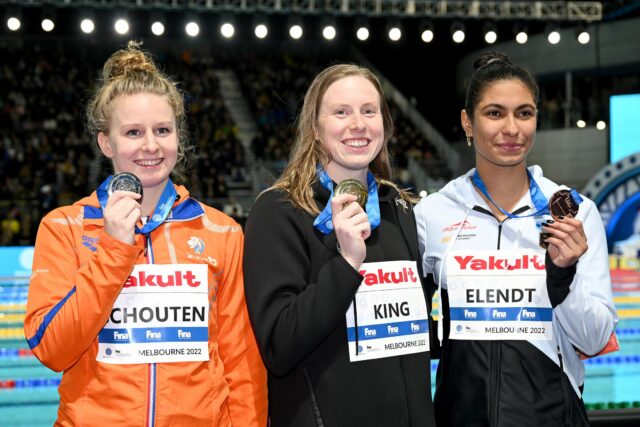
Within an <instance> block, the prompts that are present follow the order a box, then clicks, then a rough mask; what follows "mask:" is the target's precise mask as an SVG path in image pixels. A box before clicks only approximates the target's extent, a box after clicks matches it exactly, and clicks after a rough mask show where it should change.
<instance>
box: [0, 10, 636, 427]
mask: <svg viewBox="0 0 640 427" xmlns="http://www.w3.org/2000/svg"><path fill="white" fill-rule="evenodd" d="M132 39H135V40H140V41H143V42H144V45H143V47H144V49H146V50H148V51H149V52H151V53H152V54H153V55H154V57H155V58H156V60H157V62H158V64H159V65H160V66H161V67H162V69H163V70H164V71H165V72H166V73H168V74H169V75H171V76H173V77H174V79H175V80H176V81H177V82H178V85H179V88H180V89H181V91H182V92H183V93H184V96H185V100H186V105H187V108H188V122H189V129H190V136H191V138H190V140H191V142H192V144H193V145H194V148H195V150H194V154H195V155H194V158H193V159H192V165H191V167H190V168H189V172H190V176H189V177H188V180H187V182H186V183H185V184H186V185H187V187H188V188H189V190H190V192H191V194H192V196H194V197H195V198H197V199H199V200H200V201H202V202H204V203H207V204H209V205H212V206H215V207H217V208H219V209H220V210H223V211H224V212H226V213H227V214H229V215H231V216H233V217H234V218H236V220H237V221H238V222H239V223H240V224H243V223H244V219H245V218H246V216H247V214H248V212H249V210H250V209H251V205H252V203H253V200H254V199H255V197H256V195H257V194H259V193H260V191H262V190H264V189H265V188H267V187H268V186H269V185H270V184H271V183H272V182H273V180H274V179H275V177H277V176H278V175H279V174H280V172H281V171H282V169H283V168H284V166H285V165H286V163H287V158H288V154H289V149H290V146H291V143H292V140H293V138H294V137H295V128H294V126H293V125H294V120H295V117H296V115H297V113H298V111H299V108H300V106H301V104H302V98H303V96H304V92H305V90H306V88H307V87H308V85H309V84H310V82H311V80H312V79H313V77H314V76H315V75H316V74H317V73H318V72H319V71H320V70H322V69H323V68H324V67H326V66H328V65H330V64H334V63H337V62H351V63H357V64H361V65H364V66H367V67H370V68H371V69H373V70H374V71H375V72H376V74H377V75H378V76H379V77H380V79H381V80H382V82H383V85H384V90H385V94H386V97H387V99H388V100H389V102H390V105H391V110H392V115H393V118H394V121H395V124H396V132H395V134H394V136H393V138H392V140H391V142H390V152H391V155H392V159H393V162H394V167H395V170H396V176H395V179H396V181H397V182H398V183H399V184H400V185H402V186H403V187H406V188H410V189H412V190H413V191H414V192H415V193H416V194H419V195H420V196H424V195H426V194H428V193H431V192H434V191H437V190H438V189H439V188H441V187H442V186H443V185H444V184H445V183H446V182H447V181H448V180H450V179H451V178H453V177H456V176H458V175H460V174H462V173H464V172H466V170H468V169H469V168H470V167H471V166H472V165H473V151H472V149H469V148H467V146H466V142H465V140H464V133H463V132H462V130H461V129H460V123H459V121H460V110H461V109H462V107H463V102H464V91H465V83H466V82H465V79H466V78H467V77H468V76H469V75H470V74H471V72H472V64H473V61H474V59H475V58H477V57H478V56H479V55H480V54H481V53H482V52H484V51H487V50H500V51H503V52H506V53H507V54H509V55H510V56H511V58H512V59H513V61H514V62H515V63H517V64H520V65H524V66H526V67H528V68H529V69H530V70H531V71H533V72H534V73H535V74H536V76H537V78H538V80H539V83H540V86H541V96H540V99H539V104H538V107H539V116H538V131H537V137H536V147H535V148H534V150H533V152H532V153H531V155H530V156H529V160H528V163H529V164H540V165H541V166H543V168H544V170H545V175H547V176H548V177H550V178H551V179H553V180H554V181H557V182H559V183H563V184H566V185H568V186H571V187H574V188H576V189H578V190H579V191H580V192H582V193H583V194H585V195H587V196H588V197H590V198H591V199H593V200H594V201H595V202H596V204H597V205H598V208H599V210H600V213H601V215H602V219H603V221H604V223H605V227H606V231H607V236H608V245H609V252H610V266H611V276H612V280H613V288H614V295H615V302H616V307H617V309H618V313H619V315H620V319H621V321H620V323H619V325H618V329H617V334H618V337H619V339H620V342H621V349H620V351H618V352H616V353H611V354H607V355H604V356H600V357H596V358H592V359H588V360H587V361H586V362H585V364H586V367H587V379H586V384H585V392H584V400H585V402H586V404H587V407H588V409H589V416H590V419H591V421H592V424H593V425H602V426H604V425H612V426H616V425H619V426H622V425H636V426H637V425H640V387H638V386H637V384H638V383H639V382H640V260H639V254H640V216H639V215H638V213H639V212H640V128H639V126H638V124H639V123H640V1H638V0H615V1H602V2H599V1H575V2H572V1H446V0H438V1H423V0H407V1H400V0H98V1H89V0H82V1H74V0H46V1H45V0H42V1H39V0H29V1H23V2H21V1H4V2H2V4H0V226H1V233H0V420H1V421H0V424H2V425H12V426H13V425H28V426H34V425H51V424H52V423H53V421H54V420H55V417H56V409H57V404H58V393H57V386H58V383H59V378H60V374H57V373H54V372H52V371H50V370H48V369H47V368H45V367H43V366H42V365H40V363H39V362H38V361H37V360H36V359H35V358H34V357H33V356H32V354H31V353H30V351H29V350H28V346H27V345H26V341H25V338H24V335H23V329H22V324H23V321H24V313H25V304H26V295H27V289H28V281H29V276H30V273H31V259H32V255H33V244H34V241H35V236H36V231H37V227H38V223H39V220H40V218H41V217H42V216H43V215H44V214H45V213H47V212H48V211H50V210H51V209H53V208H55V207H57V206H60V205H66V204H70V203H73V202H74V201H75V200H77V199H79V198H81V197H83V196H85V195H88V194H89V193H91V192H92V191H93V190H95V188H96V187H97V185H98V184H99V183H100V182H102V180H103V179H104V178H105V177H106V176H107V175H108V174H109V171H110V165H109V164H108V163H106V162H105V161H104V160H103V159H101V157H100V156H98V155H97V152H96V144H95V141H91V140H90V138H89V137H88V135H87V133H86V132H85V130H84V106H85V105H86V102H87V100H88V98H89V96H90V95H91V93H92V90H93V88H94V87H95V85H96V84H97V81H98V79H99V78H100V72H101V66H102V64H103V63H104V61H105V60H106V59H107V58H108V56H109V55H110V54H111V53H113V52H114V51H115V50H116V49H118V48H121V47H123V46H124V45H125V44H126V42H127V41H128V40H132ZM436 307H437V304H436ZM436 363H437V361H434V362H433V366H432V369H434V370H435V366H436Z"/></svg>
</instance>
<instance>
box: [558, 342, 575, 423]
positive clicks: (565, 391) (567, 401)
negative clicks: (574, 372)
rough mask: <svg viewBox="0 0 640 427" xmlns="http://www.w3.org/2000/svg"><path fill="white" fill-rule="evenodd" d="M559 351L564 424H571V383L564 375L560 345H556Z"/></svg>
mask: <svg viewBox="0 0 640 427" xmlns="http://www.w3.org/2000/svg"><path fill="white" fill-rule="evenodd" d="M556 349H557V352H558V361H559V362H560V384H561V385H562V397H563V403H564V425H566V426H570V425H571V418H572V417H571V415H572V414H571V396H570V395H569V391H570V390H569V386H570V385H569V384H567V380H566V378H565V375H564V362H563V360H562V353H561V352H560V346H558V347H556Z"/></svg>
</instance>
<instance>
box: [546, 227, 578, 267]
mask: <svg viewBox="0 0 640 427" xmlns="http://www.w3.org/2000/svg"><path fill="white" fill-rule="evenodd" d="M544 231H545V232H547V233H550V234H551V236H550V237H549V238H547V239H546V242H548V243H549V248H548V249H547V251H548V252H549V257H550V258H551V261H553V263H554V264H555V265H556V266H558V267H570V266H572V265H574V264H575V263H576V262H578V259H579V258H580V257H581V256H582V254H584V253H585V252H586V251H587V249H588V246H587V236H586V235H585V234H584V229H583V228H582V221H579V220H577V219H575V218H562V219H558V220H556V221H552V220H551V221H548V222H547V224H545V229H544Z"/></svg>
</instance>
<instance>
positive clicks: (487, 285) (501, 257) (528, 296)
mask: <svg viewBox="0 0 640 427" xmlns="http://www.w3.org/2000/svg"><path fill="white" fill-rule="evenodd" d="M544 260H545V254H544V252H543V251H538V250H528V249H527V250H515V251H504V250H503V251H498V250H495V251H472V250H466V251H465V250H463V251H451V253H450V254H449V255H448V257H447V289H448V293H449V319H450V322H451V331H450V333H449V338H450V339H456V340H551V339H552V338H553V330H552V320H553V309H552V308H551V303H550V302H549V295H548V293H547V273H546V270H545V266H544Z"/></svg>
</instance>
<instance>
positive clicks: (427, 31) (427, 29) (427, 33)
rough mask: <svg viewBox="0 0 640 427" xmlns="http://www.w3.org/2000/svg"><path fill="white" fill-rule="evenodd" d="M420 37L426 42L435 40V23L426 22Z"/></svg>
mask: <svg viewBox="0 0 640 427" xmlns="http://www.w3.org/2000/svg"><path fill="white" fill-rule="evenodd" d="M420 27H421V30H422V31H421V33H420V38H421V39H422V41H423V42H425V43H431V42H432V41H433V36H434V33H433V24H432V23H431V22H425V23H423V24H422V25H421V26H420Z"/></svg>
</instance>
